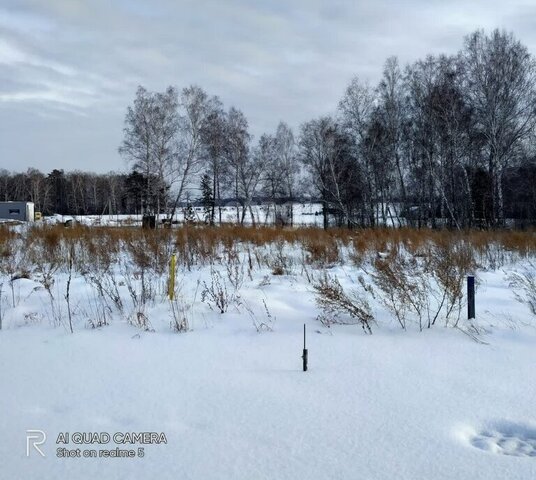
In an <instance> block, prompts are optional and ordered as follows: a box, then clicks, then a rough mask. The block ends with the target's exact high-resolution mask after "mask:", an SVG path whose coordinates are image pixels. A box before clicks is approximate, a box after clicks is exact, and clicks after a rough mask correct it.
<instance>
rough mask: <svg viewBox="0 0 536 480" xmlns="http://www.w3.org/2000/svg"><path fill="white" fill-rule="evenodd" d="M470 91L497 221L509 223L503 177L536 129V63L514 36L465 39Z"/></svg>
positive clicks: (503, 34)
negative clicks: (505, 220) (505, 206)
mask: <svg viewBox="0 0 536 480" xmlns="http://www.w3.org/2000/svg"><path fill="white" fill-rule="evenodd" d="M461 57H462V59H463V60H464V63H465V85H464V86H465V89H464V94H465V95H467V96H468V98H469V103H470V105H471V107H472V108H473V109H474V114H475V117H476V124H477V128H478V130H479V131H480V133H481V135H482V136H483V137H484V138H485V146H484V149H483V154H484V155H485V157H486V160H487V169H488V174H489V177H490V190H491V198H492V212H491V223H492V224H493V225H502V224H503V223H504V202H503V185H502V184H503V175H504V173H505V171H506V169H507V167H508V166H509V165H512V163H513V162H515V161H516V160H517V159H518V158H519V156H520V153H521V151H522V148H523V142H524V141H525V140H526V139H527V138H528V137H529V135H530V134H531V133H532V132H533V130H534V127H535V125H536V92H535V75H536V68H535V62H534V59H533V58H532V57H531V55H530V54H529V52H528V51H527V49H526V47H525V46H523V45H522V44H521V43H520V42H519V41H518V40H516V39H515V38H514V36H513V35H512V34H511V33H506V32H504V31H503V32H501V31H499V30H494V31H493V32H492V33H491V34H490V35H489V36H488V35H486V34H485V33H484V32H483V31H477V32H474V33H473V34H471V35H470V36H468V37H467V38H466V40H465V47H464V49H463V51H462V53H461Z"/></svg>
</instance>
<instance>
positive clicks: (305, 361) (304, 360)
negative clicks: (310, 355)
mask: <svg viewBox="0 0 536 480" xmlns="http://www.w3.org/2000/svg"><path fill="white" fill-rule="evenodd" d="M305 347H306V345H305V323H304V324H303V355H302V359H303V371H304V372H306V371H307V348H305Z"/></svg>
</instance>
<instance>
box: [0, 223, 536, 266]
mask: <svg viewBox="0 0 536 480" xmlns="http://www.w3.org/2000/svg"><path fill="white" fill-rule="evenodd" d="M460 243H463V244H464V245H466V246H467V247H468V248H469V249H471V250H472V252H473V257H474V260H475V261H476V263H477V264H478V265H479V266H481V267H483V268H498V267H500V266H502V265H504V264H505V263H507V262H509V261H515V260H516V259H520V258H529V257H533V256H535V255H536V233H535V232H533V231H526V232H525V231H524V232H517V231H497V232H494V231H464V232H457V231H437V230H426V229H421V230H416V229H409V228H401V229H387V228H377V229H363V230H347V229H330V230H327V231H325V230H322V229H319V228H296V229H290V228H276V227H256V228H254V227H239V226H232V225H225V226H221V227H197V226H183V227H181V228H177V229H171V230H170V229H157V230H142V229H140V228H135V227H106V226H98V227H85V226H80V225H75V226H73V227H71V228H65V227H63V226H62V225H58V226H43V225H40V226H32V227H30V228H28V229H27V230H26V231H23V232H22V233H15V232H14V231H13V230H12V229H10V228H9V227H4V226H2V227H0V247H1V248H0V250H1V251H2V252H6V255H9V252H12V251H13V250H14V249H22V250H23V251H25V252H26V254H27V256H28V258H29V259H30V261H31V262H35V263H43V262H52V263H57V264H59V265H60V266H61V267H62V268H64V267H65V266H66V260H67V257H66V255H65V254H64V253H65V245H70V244H74V245H75V249H76V257H77V258H76V262H75V263H76V269H77V270H83V269H84V268H85V267H84V266H87V265H88V264H90V263H91V264H97V265H100V266H102V268H106V267H107V266H109V265H111V264H113V263H115V262H116V261H117V259H118V256H119V255H120V253H121V252H127V253H129V254H130V256H131V257H132V259H133V261H134V263H135V264H136V265H137V266H138V267H139V268H151V269H153V270H154V271H155V273H160V274H161V273H163V272H164V271H165V270H166V268H167V263H168V261H169V256H170V255H171V253H173V252H174V253H177V258H178V261H179V262H180V263H181V264H182V265H184V266H186V267H187V268H192V266H194V265H212V264H214V263H215V262H224V261H225V255H226V254H225V252H236V251H239V250H242V251H243V250H244V249H247V250H248V252H250V253H249V258H250V259H251V258H256V259H257V263H260V258H261V256H260V255H258V253H257V252H258V251H259V250H260V249H272V250H273V249H274V248H276V250H277V254H278V257H282V256H284V255H287V254H288V249H287V250H285V246H288V247H292V246H294V247H297V248H298V249H299V250H300V251H302V252H304V255H303V258H304V261H305V262H307V264H309V265H311V266H313V267H321V268H325V267H329V266H331V265H334V264H337V263H344V262H346V261H350V262H352V261H353V262H354V263H356V264H360V263H361V262H363V261H364V260H366V259H369V260H371V261H374V259H375V258H376V257H377V255H378V254H379V253H382V254H393V253H396V252H399V251H405V252H408V253H409V254H410V255H412V256H416V257H426V256H428V255H430V252H431V248H432V247H433V246H434V247H436V248H440V249H443V250H448V248H449V245H458V244H460ZM274 246H275V247H274ZM285 252H286V253H285ZM252 256H253V257H252ZM265 257H266V255H265ZM281 260H283V258H279V261H280V262H281ZM272 263H273V262H272ZM289 263H291V262H289Z"/></svg>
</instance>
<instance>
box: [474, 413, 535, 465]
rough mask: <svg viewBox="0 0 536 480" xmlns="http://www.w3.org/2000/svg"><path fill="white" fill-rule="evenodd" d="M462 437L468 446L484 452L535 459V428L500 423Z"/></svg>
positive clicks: (519, 424)
mask: <svg viewBox="0 0 536 480" xmlns="http://www.w3.org/2000/svg"><path fill="white" fill-rule="evenodd" d="M464 436H465V437H466V439H467V440H468V442H469V444H470V445H472V446H473V447H475V448H478V449H480V450H484V451H486V452H490V453H495V454H498V455H509V456H513V457H534V458H536V427H534V426H531V425H527V424H523V423H514V422H508V421H501V422H495V423H492V424H490V425H489V427H488V428H484V429H481V430H478V431H471V432H467V433H466V434H465V435H464Z"/></svg>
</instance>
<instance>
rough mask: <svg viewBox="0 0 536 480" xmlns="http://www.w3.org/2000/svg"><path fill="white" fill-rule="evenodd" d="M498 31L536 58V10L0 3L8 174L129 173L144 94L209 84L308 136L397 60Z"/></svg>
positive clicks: (226, 1) (255, 121)
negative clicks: (128, 141)
mask: <svg viewBox="0 0 536 480" xmlns="http://www.w3.org/2000/svg"><path fill="white" fill-rule="evenodd" d="M495 27H499V28H505V29H507V30H511V31H513V32H514V33H515V35H516V36H517V37H518V38H519V39H520V40H521V41H522V42H523V43H524V44H525V45H526V46H527V47H528V48H529V50H530V51H531V52H532V53H536V1H534V0H509V1H504V0H501V1H500V2H499V1H491V0H489V1H486V0H452V1H447V0H445V1H440V0H407V1H406V0H400V1H395V0H370V1H360V0H354V1H337V0H335V1H317V0H263V1H255V0H175V1H173V0H107V1H105V0H0V168H6V169H8V170H14V171H25V170H26V169H27V168H28V167H35V168H39V169H40V170H42V171H43V172H49V171H51V170H52V169H53V168H63V169H65V170H74V169H81V170H90V171H97V172H106V171H109V170H125V169H126V168H127V165H126V164H125V162H124V161H123V160H122V159H121V157H120V156H119V155H118V153H117V147H118V145H119V143H120V142H121V138H122V128H123V118H124V114H125V110H126V107H127V105H129V104H130V103H131V102H132V100H133V97H134V92H135V90H136V87H137V85H140V84H141V85H144V86H145V87H146V88H148V89H150V90H162V89H164V88H165V87H166V86H167V85H175V86H177V87H181V88H182V87H184V86H187V85H190V84H198V85H200V86H201V87H203V88H204V89H205V90H206V91H207V92H208V93H209V94H211V95H218V96H220V97H221V99H222V101H223V102H224V104H225V105H226V107H229V106H231V105H234V106H236V107H238V108H240V109H241V110H242V111H244V113H245V114H246V116H247V118H248V120H249V123H250V129H251V132H252V133H253V134H254V135H255V136H257V137H258V135H260V134H261V133H262V132H271V131H273V130H274V129H275V127H276V125H277V123H278V122H279V120H285V121H287V122H288V123H289V124H290V125H291V126H292V127H293V128H297V127H298V126H299V124H300V123H301V122H303V121H305V120H308V119H311V118H313V117H316V116H319V115H322V114H325V113H331V112H333V111H334V109H335V107H336V104H337V102H338V100H339V98H340V97H341V95H342V93H343V91H344V88H345V86H346V85H347V84H348V82H349V80H350V79H351V78H352V77H353V76H354V75H358V76H359V77H360V78H362V79H363V80H367V81H369V82H370V83H375V82H376V81H377V80H378V78H379V76H380V74H381V69H382V65H383V63H384V61H385V59H386V58H387V57H388V56H390V55H397V56H398V57H399V59H400V61H401V63H402V64H405V63H407V62H412V61H414V60H416V59H418V58H421V57H423V56H424V55H426V54H427V53H454V52H456V51H457V50H458V49H459V48H460V47H461V45H462V42H463V37H464V36H465V35H466V34H468V33H470V32H471V31H473V30H475V29H477V28H485V29H492V28H495Z"/></svg>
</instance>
